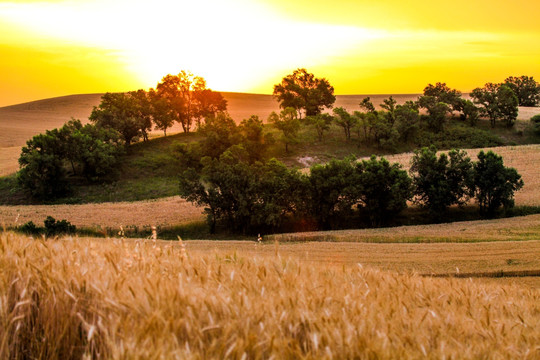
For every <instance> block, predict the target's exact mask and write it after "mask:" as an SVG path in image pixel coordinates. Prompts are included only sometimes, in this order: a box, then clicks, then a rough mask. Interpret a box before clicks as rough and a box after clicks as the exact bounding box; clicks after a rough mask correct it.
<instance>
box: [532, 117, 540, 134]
mask: <svg viewBox="0 0 540 360" xmlns="http://www.w3.org/2000/svg"><path fill="white" fill-rule="evenodd" d="M531 123H532V126H533V131H534V133H535V134H536V135H540V114H538V115H534V116H533V117H531Z"/></svg>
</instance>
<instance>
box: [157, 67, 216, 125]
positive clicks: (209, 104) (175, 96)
mask: <svg viewBox="0 0 540 360" xmlns="http://www.w3.org/2000/svg"><path fill="white" fill-rule="evenodd" d="M156 93H157V96H158V97H159V98H161V99H163V100H164V101H165V102H166V103H167V105H168V108H169V115H170V116H172V118H174V120H175V121H177V122H178V123H180V124H181V125H182V129H183V130H184V132H186V133H188V132H190V130H191V129H192V126H193V122H194V121H195V122H196V124H197V126H200V124H201V119H202V118H206V117H209V116H215V114H216V113H217V112H219V111H225V110H226V108H227V102H226V101H225V99H223V96H221V94H219V93H215V92H213V91H212V90H210V89H207V88H206V81H205V80H204V79H203V78H202V77H199V76H194V75H193V74H191V73H189V72H186V71H184V70H182V71H181V72H180V73H179V74H178V75H170V74H168V75H166V76H165V77H163V79H162V80H161V82H160V83H158V84H157V86H156Z"/></svg>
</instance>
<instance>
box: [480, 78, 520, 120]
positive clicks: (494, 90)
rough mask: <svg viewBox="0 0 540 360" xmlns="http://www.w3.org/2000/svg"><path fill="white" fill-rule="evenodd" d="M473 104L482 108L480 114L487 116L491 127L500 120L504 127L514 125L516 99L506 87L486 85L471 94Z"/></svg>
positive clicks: (516, 106)
mask: <svg viewBox="0 0 540 360" xmlns="http://www.w3.org/2000/svg"><path fill="white" fill-rule="evenodd" d="M471 97H472V98H473V100H474V103H475V104H479V105H481V106H482V110H481V111H482V114H484V115H487V116H488V118H489V120H490V123H491V127H495V122H496V121H497V120H498V119H502V120H503V121H504V123H505V124H506V126H508V127H511V126H513V125H514V123H515V121H516V118H517V115H518V99H517V97H516V95H515V94H514V92H513V91H512V89H511V88H510V87H508V86H506V85H502V84H493V83H487V84H485V85H484V87H483V88H476V89H474V90H473V91H472V92H471Z"/></svg>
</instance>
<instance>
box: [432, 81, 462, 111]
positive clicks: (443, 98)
mask: <svg viewBox="0 0 540 360" xmlns="http://www.w3.org/2000/svg"><path fill="white" fill-rule="evenodd" d="M424 96H433V97H434V98H435V100H436V102H437V103H440V102H442V103H445V104H448V105H449V106H450V107H449V111H450V108H452V109H453V110H455V111H457V110H459V106H460V99H461V92H460V91H458V90H455V89H451V88H449V87H448V86H446V83H440V82H438V83H436V84H435V85H432V84H428V86H426V87H425V88H424Z"/></svg>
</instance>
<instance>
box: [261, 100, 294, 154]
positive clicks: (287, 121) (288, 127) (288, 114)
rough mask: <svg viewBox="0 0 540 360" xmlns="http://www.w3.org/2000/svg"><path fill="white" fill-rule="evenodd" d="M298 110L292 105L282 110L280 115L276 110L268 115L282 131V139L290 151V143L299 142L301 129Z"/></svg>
mask: <svg viewBox="0 0 540 360" xmlns="http://www.w3.org/2000/svg"><path fill="white" fill-rule="evenodd" d="M297 115H298V114H297V112H296V110H295V109H294V108H292V107H287V108H285V109H284V110H282V111H281V112H280V113H279V115H278V114H276V113H275V112H274V111H273V112H272V113H271V114H270V116H268V122H269V123H271V124H273V125H274V127H275V128H276V129H278V130H280V131H281V132H282V136H281V140H282V141H283V143H284V144H285V152H289V145H291V144H296V143H297V142H298V131H299V130H300V121H299V120H298V117H297Z"/></svg>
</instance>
